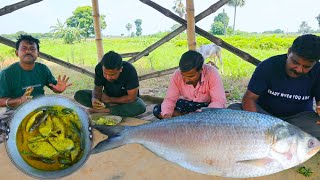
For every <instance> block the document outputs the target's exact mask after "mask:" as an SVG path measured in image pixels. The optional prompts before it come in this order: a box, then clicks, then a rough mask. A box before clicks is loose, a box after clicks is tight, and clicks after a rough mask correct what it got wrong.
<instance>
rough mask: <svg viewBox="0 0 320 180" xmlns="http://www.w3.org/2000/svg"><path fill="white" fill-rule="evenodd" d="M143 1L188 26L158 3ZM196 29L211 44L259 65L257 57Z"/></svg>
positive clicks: (184, 21)
mask: <svg viewBox="0 0 320 180" xmlns="http://www.w3.org/2000/svg"><path fill="white" fill-rule="evenodd" d="M140 1H143V2H144V3H145V4H147V5H149V6H151V7H153V8H154V9H156V10H157V11H159V12H160V13H162V14H164V15H165V16H167V17H170V18H171V19H173V20H175V21H176V22H178V23H180V24H181V25H183V26H185V27H186V26H187V21H186V20H184V19H182V18H180V17H179V16H177V15H175V14H174V13H172V12H170V11H169V10H168V9H166V8H163V7H161V6H160V5H158V4H157V3H155V2H153V1H150V0H140ZM195 27H196V32H197V33H198V34H200V35H201V36H203V37H205V38H207V39H208V40H210V41H211V42H214V43H215V44H217V45H219V46H221V47H223V48H224V49H226V50H228V51H230V52H231V53H233V54H235V55H237V56H239V57H240V58H242V59H243V60H245V61H247V62H249V63H251V64H253V65H255V66H256V65H258V64H259V63H260V61H259V60H258V59H256V58H255V57H253V56H251V55H250V54H248V53H246V52H244V51H242V50H240V49H238V48H236V47H234V46H232V45H230V44H228V43H226V42H225V41H223V40H222V39H220V38H218V37H216V36H214V35H212V34H210V33H208V32H207V31H205V30H203V29H201V28H199V27H197V26H195Z"/></svg>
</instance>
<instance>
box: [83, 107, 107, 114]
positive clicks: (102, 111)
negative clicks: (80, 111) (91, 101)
mask: <svg viewBox="0 0 320 180" xmlns="http://www.w3.org/2000/svg"><path fill="white" fill-rule="evenodd" d="M87 110H88V112H89V113H90V114H91V113H110V109H108V108H104V109H95V108H88V109H87Z"/></svg>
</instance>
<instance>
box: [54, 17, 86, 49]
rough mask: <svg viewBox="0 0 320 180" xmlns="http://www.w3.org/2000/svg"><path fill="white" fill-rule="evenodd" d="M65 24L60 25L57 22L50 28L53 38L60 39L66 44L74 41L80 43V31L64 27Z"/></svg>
mask: <svg viewBox="0 0 320 180" xmlns="http://www.w3.org/2000/svg"><path fill="white" fill-rule="evenodd" d="M65 24H66V23H61V22H60V21H59V20H57V24H56V25H55V26H51V27H50V28H51V29H52V30H51V32H53V33H54V37H55V38H62V39H63V40H64V42H65V43H66V44H72V43H73V42H74V41H80V39H81V30H80V29H79V28H75V27H65Z"/></svg>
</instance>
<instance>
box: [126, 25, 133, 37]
mask: <svg viewBox="0 0 320 180" xmlns="http://www.w3.org/2000/svg"><path fill="white" fill-rule="evenodd" d="M126 28H127V30H128V36H130V30H131V29H132V24H131V23H128V24H127V25H126Z"/></svg>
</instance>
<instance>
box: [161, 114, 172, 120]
mask: <svg viewBox="0 0 320 180" xmlns="http://www.w3.org/2000/svg"><path fill="white" fill-rule="evenodd" d="M168 118H172V115H169V114H165V115H164V116H162V119H168Z"/></svg>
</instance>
